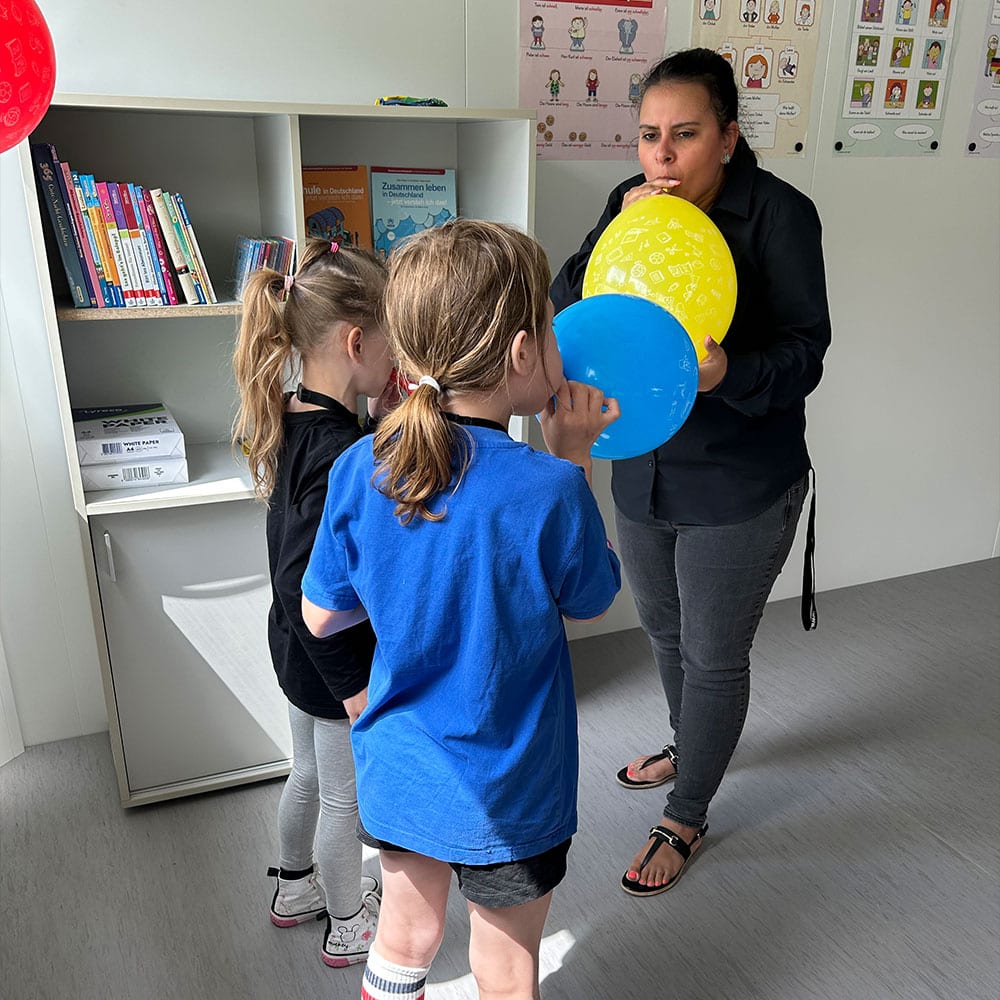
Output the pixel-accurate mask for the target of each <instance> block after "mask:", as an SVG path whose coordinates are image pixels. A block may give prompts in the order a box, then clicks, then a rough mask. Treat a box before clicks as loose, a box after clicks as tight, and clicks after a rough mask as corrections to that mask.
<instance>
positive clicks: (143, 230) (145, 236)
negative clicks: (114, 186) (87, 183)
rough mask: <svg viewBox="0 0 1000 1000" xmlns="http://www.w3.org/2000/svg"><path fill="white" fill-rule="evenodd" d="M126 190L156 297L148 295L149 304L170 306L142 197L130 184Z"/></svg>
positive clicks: (136, 188) (135, 187) (137, 189)
mask: <svg viewBox="0 0 1000 1000" xmlns="http://www.w3.org/2000/svg"><path fill="white" fill-rule="evenodd" d="M126 188H127V190H128V197H129V201H131V203H132V211H133V213H134V214H135V221H136V223H137V224H138V226H139V236H140V242H141V243H142V255H143V257H144V259H145V261H146V266H147V267H148V268H149V273H150V278H151V281H152V290H153V292H155V296H156V297H155V298H154V296H153V295H152V294H150V296H149V298H150V304H151V305H158V306H168V305H170V299H169V298H168V296H167V286H166V285H165V284H164V282H163V275H162V274H161V273H160V262H159V259H158V258H157V256H156V244H155V243H154V242H153V234H152V233H151V232H150V231H149V219H148V218H147V217H146V212H145V209H144V206H143V203H142V195H141V194H140V193H139V188H138V187H137V186H136V185H135V184H132V183H131V182H130V183H129V184H127V185H126Z"/></svg>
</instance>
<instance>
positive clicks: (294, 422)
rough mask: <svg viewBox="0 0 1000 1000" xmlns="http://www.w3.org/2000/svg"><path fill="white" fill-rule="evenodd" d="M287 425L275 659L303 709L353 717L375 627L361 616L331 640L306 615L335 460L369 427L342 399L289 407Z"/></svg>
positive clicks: (272, 632)
mask: <svg viewBox="0 0 1000 1000" xmlns="http://www.w3.org/2000/svg"><path fill="white" fill-rule="evenodd" d="M284 431H285V439H284V443H283V445H282V448H281V452H280V454H279V457H278V470H277V481H276V483H275V487H274V491H273V492H272V494H271V506H270V509H269V511H268V514H267V552H268V561H269V563H270V569H271V589H272V603H271V611H270V614H269V615H268V629H267V632H268V642H269V644H270V648H271V659H272V661H273V662H274V670H275V673H276V674H277V675H278V683H279V684H280V685H281V690H282V691H284V693H285V696H286V697H287V698H288V700H289V701H290V702H291V703H292V704H293V705H295V707H296V708H299V709H301V710H302V711H303V712H307V713H308V714H309V715H314V716H317V717H318V718H321V719H346V718H347V713H346V712H345V711H344V706H343V705H342V704H341V703H342V701H343V699H344V698H350V697H351V696H353V695H355V694H357V693H358V692H359V691H361V690H363V689H364V688H365V686H366V685H367V684H368V676H369V674H370V672H371V662H372V655H373V654H374V651H375V633H374V632H373V631H372V628H371V625H370V624H369V623H368V622H361V623H360V624H358V625H354V626H352V627H351V628H349V629H345V630H344V631H343V632H339V633H337V634H336V635H332V636H330V637H329V638H327V639H317V638H315V637H314V636H313V635H312V634H311V633H310V632H309V630H308V629H307V628H306V626H305V623H304V622H303V621H302V574H303V573H304V572H305V569H306V564H307V563H308V562H309V554H310V552H311V551H312V546H313V541H314V540H315V538H316V530H317V528H318V527H319V521H320V517H321V516H322V514H323V505H324V503H325V502H326V486H327V477H328V475H329V473H330V467H331V466H332V465H333V461H334V459H335V458H336V457H337V456H338V455H339V454H340V453H341V452H342V451H343V450H344V449H345V448H347V447H349V446H350V445H352V444H354V442H355V441H357V440H358V439H359V438H360V437H361V436H362V430H361V427H360V426H359V424H358V418H357V416H356V415H355V414H353V413H351V412H350V411H349V410H348V409H347V408H346V407H344V406H340V405H339V404H337V405H336V406H335V407H333V408H331V409H325V410H306V411H303V412H301V413H285V417H284Z"/></svg>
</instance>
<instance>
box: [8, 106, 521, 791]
mask: <svg viewBox="0 0 1000 1000" xmlns="http://www.w3.org/2000/svg"><path fill="white" fill-rule="evenodd" d="M534 136H535V116H534V113H533V112H531V111H521V110H492V109H488V110H482V109H480V110H477V109H472V108H407V107H373V106H365V107H360V106H345V105H337V104H303V103H284V104H277V103H274V104H270V103H266V102H259V101H253V102H240V101H198V100H173V99H152V98H145V97H131V96H100V95H82V94H77V95H74V94H57V95H56V96H55V97H54V99H53V101H52V103H51V105H50V107H49V109H48V111H47V113H46V115H45V117H44V118H43V119H42V121H41V122H40V123H39V125H38V127H37V128H36V129H35V131H34V132H33V133H32V135H31V137H30V140H29V141H30V143H49V144H51V145H53V146H54V147H55V149H56V150H57V152H58V154H59V157H60V159H62V160H64V161H68V162H69V163H70V164H71V165H72V169H73V170H77V171H86V172H87V174H88V175H89V174H91V173H92V174H94V175H95V176H96V177H97V178H107V179H109V181H110V180H112V179H113V180H117V181H118V182H120V183H126V184H127V183H133V184H135V185H137V186H140V187H143V188H146V189H147V190H154V189H156V188H158V187H159V188H163V189H164V190H169V191H171V192H180V193H181V194H182V195H183V199H184V202H185V203H186V206H187V210H188V212H189V213H190V218H191V221H192V225H193V227H194V228H195V230H196V231H197V240H198V243H199V246H200V249H201V253H202V256H203V257H204V260H205V265H206V270H207V272H208V274H209V276H210V277H211V280H212V284H213V285H214V287H215V289H216V290H217V292H219V293H220V294H222V290H223V289H227V290H228V294H230V295H231V294H232V289H233V287H234V286H233V285H232V284H231V283H230V282H231V280H232V278H233V274H232V270H233V264H234V253H233V251H234V246H235V243H236V239H237V237H239V236H252V237H253V236H268V237H285V238H289V239H294V240H295V242H296V244H298V245H300V246H301V244H302V243H303V241H304V240H305V212H304V201H303V191H302V167H303V164H306V165H311V164H341V163H357V164H366V165H368V166H372V165H382V166H397V167H403V168H428V167H443V168H450V169H453V170H454V171H455V177H456V189H457V190H456V194H457V208H458V214H459V215H464V216H470V217H477V218H484V219H491V220H494V221H497V222H507V223H511V224H513V225H516V226H518V227H520V228H522V229H524V230H527V231H528V232H531V230H532V225H533V218H534V197H535V185H534V181H535V142H534ZM16 161H17V168H16V169H17V170H19V174H20V176H19V180H20V186H21V190H22V192H23V195H24V207H25V209H26V213H27V221H28V226H27V227H26V230H27V231H26V234H25V236H24V237H23V239H24V249H25V251H26V252H25V254H24V260H25V270H26V271H30V280H35V279H36V278H37V282H38V285H37V287H38V290H39V293H40V296H41V308H40V309H38V310H37V313H38V315H35V314H34V311H32V313H31V316H30V317H26V318H29V319H30V323H29V324H28V326H31V325H32V324H34V333H35V334H37V336H38V341H39V342H40V343H43V344H45V347H46V348H47V350H44V351H43V352H44V354H45V357H44V360H43V361H42V362H41V363H42V364H43V365H45V366H48V365H50V364H51V370H52V376H53V382H54V385H55V396H56V399H57V401H58V418H56V417H55V416H53V415H51V414H50V416H49V419H50V420H51V422H52V424H53V427H52V429H51V431H50V433H49V434H48V436H49V438H50V439H51V441H52V445H53V448H52V453H51V454H49V455H48V456H47V457H48V460H49V461H50V462H51V461H52V460H53V459H55V460H56V464H57V465H58V466H60V467H63V465H64V468H65V473H66V476H67V478H68V480H69V487H70V492H71V494H72V500H73V505H74V507H75V511H76V513H77V515H78V519H79V525H80V542H81V545H82V554H83V564H84V572H85V574H86V581H87V598H86V599H87V601H88V602H89V609H90V612H91V616H92V619H93V628H94V638H95V643H96V648H97V654H98V657H99V659H100V664H101V673H102V680H103V683H104V693H105V700H106V704H107V714H108V725H109V728H110V737H111V749H112V755H113V757H114V761H115V769H116V773H117V777H118V790H119V794H120V798H121V802H122V804H123V805H125V806H133V805H139V804H143V803H149V802H156V801H159V800H162V799H169V798H175V797H177V796H181V795H192V794H197V793H201V792H204V791H209V790H213V789H217V788H223V787H228V786H233V785H239V784H241V783H244V782H247V781H253V780H261V779H265V778H273V777H276V776H279V775H281V774H283V773H286V772H287V770H288V766H289V757H290V754H291V740H290V737H289V734H288V728H287V710H286V706H285V704H284V699H283V698H282V696H281V694H280V691H279V689H278V687H277V683H276V680H275V677H274V671H273V668H272V666H271V663H270V658H269V654H268V648H267V634H266V633H267V612H268V607H269V605H270V585H269V583H268V563H267V552H266V544H265V524H264V521H265V508H264V506H263V504H260V503H257V502H256V501H255V500H254V499H253V489H252V486H251V483H250V477H249V472H248V470H247V469H246V467H245V466H244V465H242V464H241V463H240V462H238V461H237V459H236V457H235V456H234V454H233V450H232V447H231V445H230V444H229V434H230V426H231V423H232V419H233V415H234V413H235V409H236V403H237V399H236V389H235V383H234V378H233V375H232V366H231V358H232V351H233V345H234V338H235V334H236V328H237V324H238V317H239V315H240V313H241V305H240V303H238V302H235V301H226V302H220V303H218V304H214V305H173V306H152V307H151V306H146V307H137V308H131V309H125V308H88V309H76V308H73V307H72V306H71V305H70V304H69V303H70V301H71V300H70V298H69V296H68V295H65V294H64V291H65V280H64V279H65V266H64V265H65V260H64V258H62V257H61V254H60V249H59V247H58V246H51V245H50V246H49V247H47V246H46V238H47V234H46V228H45V227H46V226H47V225H48V222H49V218H48V217H47V216H48V208H49V207H50V205H51V201H50V202H49V203H48V204H47V205H42V204H40V202H39V198H38V195H37V192H36V183H35V165H34V163H33V162H32V157H31V155H30V152H29V150H28V147H27V144H22V145H21V146H20V147H19V150H18V152H17V153H16ZM5 204H6V203H5ZM50 244H51V239H50ZM63 250H65V244H63ZM32 258H33V259H32ZM177 320H187V321H188V322H176V321H177ZM102 321H107V322H102ZM130 321H135V322H141V326H135V325H134V323H133V325H130ZM81 322H90V323H93V326H91V327H89V328H87V329H86V331H85V332H86V336H81V335H80V334H81V333H83V332H84V331H82V330H81V329H80V328H79V327H78V326H77V325H76V324H78V323H81ZM31 333H32V331H31V330H29V329H27V328H25V331H24V335H25V337H28V336H29V335H30V334H31ZM46 341H47V343H46ZM43 352H40V353H43ZM146 402H162V403H164V404H165V405H166V406H167V407H168V408H169V409H170V412H171V413H172V414H173V416H174V418H175V419H176V421H177V423H178V424H179V426H180V428H181V430H182V431H183V432H184V436H185V441H186V448H187V456H188V469H189V474H190V477H191V479H190V482H188V483H186V484H183V485H170V486H160V487H153V488H148V489H135V490H131V489H130V490H109V491H101V492H88V493H85V492H84V490H83V481H82V478H81V475H80V468H79V464H78V461H77V451H76V442H75V436H74V431H73V416H72V411H73V409H74V408H77V407H100V406H114V405H126V404H135V403H146ZM529 425H530V422H529V421H525V420H524V419H521V418H517V419H515V420H513V421H511V433H512V434H513V435H515V436H517V437H519V438H522V439H524V438H526V436H527V433H528V430H529ZM60 447H61V448H62V452H61V453H58V449H59V448H60ZM57 454H58V458H56V456H57Z"/></svg>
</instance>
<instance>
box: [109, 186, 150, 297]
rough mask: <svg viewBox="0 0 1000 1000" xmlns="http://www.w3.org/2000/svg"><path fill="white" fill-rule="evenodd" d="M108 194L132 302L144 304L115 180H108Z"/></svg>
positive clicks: (142, 286)
mask: <svg viewBox="0 0 1000 1000" xmlns="http://www.w3.org/2000/svg"><path fill="white" fill-rule="evenodd" d="M108 195H109V196H110V198H111V211H112V212H114V215H115V225H116V226H117V227H118V235H119V236H120V237H121V243H122V254H123V255H124V257H125V267H126V268H127V269H128V277H129V282H130V283H131V285H132V295H133V303H134V305H137V306H145V305H146V286H145V285H143V283H142V277H141V275H140V274H139V263H138V261H137V260H136V259H135V247H134V246H133V244H132V233H131V232H130V231H129V228H128V220H127V219H126V218H125V210H124V208H123V207H122V196H121V191H120V190H119V188H118V184H117V182H116V181H108Z"/></svg>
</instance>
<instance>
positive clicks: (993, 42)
mask: <svg viewBox="0 0 1000 1000" xmlns="http://www.w3.org/2000/svg"><path fill="white" fill-rule="evenodd" d="M998 49H1000V0H991V2H990V4H989V8H988V10H987V11H986V28H985V29H984V31H983V44H982V46H981V47H980V49H979V67H978V72H977V73H976V89H975V93H974V95H973V99H972V121H971V122H970V123H969V138H968V140H967V142H966V145H965V155H966V156H1000V53H998V51H997V50H998Z"/></svg>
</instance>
